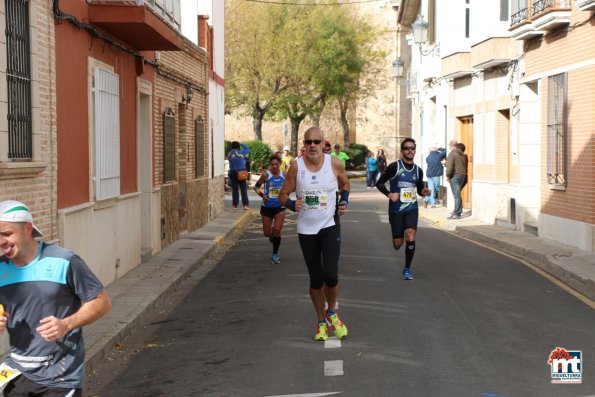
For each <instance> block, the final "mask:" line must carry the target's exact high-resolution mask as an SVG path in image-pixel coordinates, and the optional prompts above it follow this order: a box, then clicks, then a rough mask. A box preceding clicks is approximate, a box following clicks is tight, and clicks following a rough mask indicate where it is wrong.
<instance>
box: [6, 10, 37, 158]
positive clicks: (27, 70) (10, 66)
mask: <svg viewBox="0 0 595 397" xmlns="http://www.w3.org/2000/svg"><path fill="white" fill-rule="evenodd" d="M5 10H6V30H5V32H6V83H7V84H6V88H7V102H8V103H7V105H8V106H7V110H8V111H7V119H8V158H9V159H11V160H31V159H32V158H33V130H32V119H31V62H30V58H29V52H30V51H29V45H30V43H29V1H27V0H6V2H5Z"/></svg>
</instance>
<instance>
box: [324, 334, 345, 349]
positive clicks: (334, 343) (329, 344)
mask: <svg viewBox="0 0 595 397" xmlns="http://www.w3.org/2000/svg"><path fill="white" fill-rule="evenodd" d="M339 347H341V339H339V338H337V337H336V336H331V337H330V338H328V340H325V341H324V348H325V349H337V348H339Z"/></svg>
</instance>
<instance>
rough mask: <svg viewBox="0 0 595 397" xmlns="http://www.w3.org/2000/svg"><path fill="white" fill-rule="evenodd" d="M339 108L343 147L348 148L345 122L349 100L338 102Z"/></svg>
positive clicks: (347, 130) (347, 129)
mask: <svg viewBox="0 0 595 397" xmlns="http://www.w3.org/2000/svg"><path fill="white" fill-rule="evenodd" d="M339 108H340V110H341V127H343V142H344V144H343V145H344V146H345V147H349V143H350V142H349V121H348V120H347V109H348V108H349V100H348V99H345V100H339Z"/></svg>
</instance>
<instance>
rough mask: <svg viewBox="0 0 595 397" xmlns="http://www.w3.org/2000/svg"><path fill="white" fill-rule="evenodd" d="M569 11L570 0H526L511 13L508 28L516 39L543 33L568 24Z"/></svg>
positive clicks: (594, 0)
mask: <svg viewBox="0 0 595 397" xmlns="http://www.w3.org/2000/svg"><path fill="white" fill-rule="evenodd" d="M591 1H593V2H595V0H591ZM570 12H571V6H570V0H533V1H527V2H526V4H525V7H524V8H522V9H519V10H517V11H516V12H513V14H512V15H511V17H510V28H509V29H508V30H509V31H510V33H511V36H512V37H513V38H515V39H517V40H525V39H528V38H531V37H535V36H539V35H543V34H545V33H546V32H547V31H549V30H552V29H556V28H558V27H559V26H561V25H568V24H569V23H570Z"/></svg>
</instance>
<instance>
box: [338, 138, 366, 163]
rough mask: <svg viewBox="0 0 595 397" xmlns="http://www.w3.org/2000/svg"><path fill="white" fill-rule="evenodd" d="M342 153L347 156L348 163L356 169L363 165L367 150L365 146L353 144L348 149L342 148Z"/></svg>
mask: <svg viewBox="0 0 595 397" xmlns="http://www.w3.org/2000/svg"><path fill="white" fill-rule="evenodd" d="M343 151H344V152H345V153H347V155H348V156H349V159H350V160H349V162H350V163H352V164H353V166H354V167H355V168H357V167H359V166H361V165H364V164H365V162H366V157H367V155H368V152H369V149H368V147H367V146H366V145H362V144H358V143H353V144H351V146H350V147H349V148H344V149H343Z"/></svg>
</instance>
